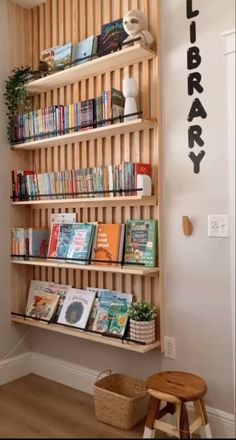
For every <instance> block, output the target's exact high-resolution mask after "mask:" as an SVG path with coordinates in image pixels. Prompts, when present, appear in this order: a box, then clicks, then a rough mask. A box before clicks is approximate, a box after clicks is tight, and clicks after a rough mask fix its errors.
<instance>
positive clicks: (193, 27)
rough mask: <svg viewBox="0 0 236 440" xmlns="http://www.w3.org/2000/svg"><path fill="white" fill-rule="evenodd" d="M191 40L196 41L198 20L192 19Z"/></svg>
mask: <svg viewBox="0 0 236 440" xmlns="http://www.w3.org/2000/svg"><path fill="white" fill-rule="evenodd" d="M190 41H191V43H192V44H193V43H195V41H196V22H195V21H192V23H191V24H190Z"/></svg>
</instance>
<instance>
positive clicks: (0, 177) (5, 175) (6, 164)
mask: <svg viewBox="0 0 236 440" xmlns="http://www.w3.org/2000/svg"><path fill="white" fill-rule="evenodd" d="M0 3H1V4H0V29H1V38H0V60H1V68H0V243H1V245H0V362H1V360H2V358H4V357H5V356H6V355H7V354H8V353H9V352H10V351H11V350H12V349H13V348H14V347H15V346H16V344H18V342H19V340H20V339H21V337H23V336H24V334H25V332H26V329H23V328H21V329H20V328H17V327H15V326H11V323H10V320H9V316H10V296H11V295H10V255H9V249H10V228H9V226H10V209H9V196H10V187H9V183H10V174H9V170H10V149H9V146H8V141H7V136H6V111H7V109H6V107H5V104H4V99H3V93H4V91H5V80H6V79H7V74H8V59H7V54H8V49H7V3H6V1H5V0H0ZM25 349H26V346H25V345H24V344H22V345H21V346H19V348H18V349H17V351H16V352H14V355H15V354H19V353H21V352H23V351H25ZM0 367H1V364H0ZM0 381H1V377H0Z"/></svg>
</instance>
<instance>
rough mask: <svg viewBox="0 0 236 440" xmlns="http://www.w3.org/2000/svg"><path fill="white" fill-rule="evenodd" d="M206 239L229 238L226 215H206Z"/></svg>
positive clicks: (227, 217)
mask: <svg viewBox="0 0 236 440" xmlns="http://www.w3.org/2000/svg"><path fill="white" fill-rule="evenodd" d="M208 237H229V216H228V215H208Z"/></svg>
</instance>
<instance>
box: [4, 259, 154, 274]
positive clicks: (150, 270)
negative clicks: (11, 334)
mask: <svg viewBox="0 0 236 440" xmlns="http://www.w3.org/2000/svg"><path fill="white" fill-rule="evenodd" d="M11 262H12V264H19V265H24V266H40V267H56V268H59V269H75V270H88V271H95V272H107V273H122V274H125V275H127V274H130V275H140V276H155V275H157V274H158V272H159V268H158V267H144V266H133V265H130V266H129V265H127V266H123V267H120V266H108V265H107V266H105V265H104V266H102V265H98V264H97V265H95V264H76V263H64V262H59V261H54V260H46V261H44V260H41V259H39V260H37V259H36V258H35V259H34V260H13V259H12V260H11Z"/></svg>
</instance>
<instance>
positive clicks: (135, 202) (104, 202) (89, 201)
mask: <svg viewBox="0 0 236 440" xmlns="http://www.w3.org/2000/svg"><path fill="white" fill-rule="evenodd" d="M156 204H157V197H156V196H125V197H113V196H112V197H86V198H75V199H71V198H70V199H50V200H31V201H23V202H12V206H29V207H30V208H32V209H38V208H40V207H45V208H56V207H60V206H61V205H63V206H65V207H72V208H74V207H78V208H80V207H81V208H94V207H97V206H102V207H109V206H155V205H156Z"/></svg>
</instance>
